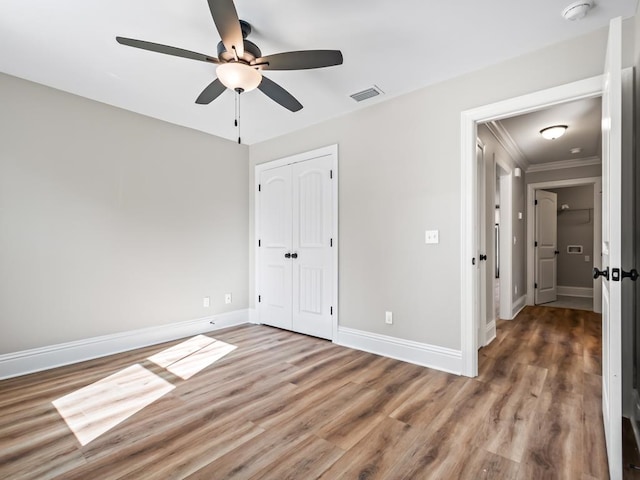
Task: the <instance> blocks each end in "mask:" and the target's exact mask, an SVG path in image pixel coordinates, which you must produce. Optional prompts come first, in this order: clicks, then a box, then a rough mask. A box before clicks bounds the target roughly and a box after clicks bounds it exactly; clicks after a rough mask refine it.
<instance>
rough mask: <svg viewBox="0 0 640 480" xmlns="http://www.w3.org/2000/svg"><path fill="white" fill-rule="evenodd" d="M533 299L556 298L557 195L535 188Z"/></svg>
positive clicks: (550, 299)
mask: <svg viewBox="0 0 640 480" xmlns="http://www.w3.org/2000/svg"><path fill="white" fill-rule="evenodd" d="M534 248H535V257H536V259H535V263H536V275H535V278H536V282H535V294H536V295H535V297H536V298H535V301H536V305H538V304H540V303H549V302H555V301H556V300H557V299H558V281H557V278H558V275H557V271H558V257H557V254H558V195H557V194H556V193H554V192H547V191H545V190H536V243H535V247H534Z"/></svg>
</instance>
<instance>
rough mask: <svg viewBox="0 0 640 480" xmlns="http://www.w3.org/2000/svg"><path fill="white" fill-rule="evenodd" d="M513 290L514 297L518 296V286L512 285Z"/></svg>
mask: <svg viewBox="0 0 640 480" xmlns="http://www.w3.org/2000/svg"><path fill="white" fill-rule="evenodd" d="M513 290H514V291H515V292H516V295H517V294H518V285H514V286H513Z"/></svg>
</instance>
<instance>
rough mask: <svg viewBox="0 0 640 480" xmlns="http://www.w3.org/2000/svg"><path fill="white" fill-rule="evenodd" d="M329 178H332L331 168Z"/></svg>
mask: <svg viewBox="0 0 640 480" xmlns="http://www.w3.org/2000/svg"><path fill="white" fill-rule="evenodd" d="M329 178H333V170H329Z"/></svg>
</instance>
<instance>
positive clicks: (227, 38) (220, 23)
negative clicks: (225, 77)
mask: <svg viewBox="0 0 640 480" xmlns="http://www.w3.org/2000/svg"><path fill="white" fill-rule="evenodd" d="M208 2H209V10H211V16H212V17H213V23H215V24H216V28H217V29H218V33H219V34H220V38H221V39H222V43H224V48H226V49H227V52H229V53H233V49H234V47H235V50H236V53H237V55H238V56H239V57H242V56H243V55H244V37H243V36H242V29H241V28H240V20H239V19H238V12H237V11H236V7H235V5H234V4H233V0H208Z"/></svg>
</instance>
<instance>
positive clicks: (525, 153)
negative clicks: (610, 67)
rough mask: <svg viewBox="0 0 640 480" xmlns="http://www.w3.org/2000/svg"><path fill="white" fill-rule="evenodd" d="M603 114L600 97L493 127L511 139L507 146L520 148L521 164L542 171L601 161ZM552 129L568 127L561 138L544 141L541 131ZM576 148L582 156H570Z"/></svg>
mask: <svg viewBox="0 0 640 480" xmlns="http://www.w3.org/2000/svg"><path fill="white" fill-rule="evenodd" d="M601 111H602V99H601V98H600V97H597V98H587V99H582V100H576V101H573V102H568V103H563V104H560V105H555V106H553V107H549V108H545V109H542V110H538V111H535V112H531V113H527V114H524V115H518V116H516V117H511V118H505V119H502V120H499V121H496V122H494V123H495V124H497V127H498V133H499V134H500V133H501V134H502V135H503V136H504V135H505V134H506V135H508V139H507V143H509V142H513V144H515V145H516V146H517V149H518V151H517V152H516V155H515V157H516V158H517V157H520V158H519V160H521V163H523V164H524V165H525V166H527V165H536V166H538V167H539V168H543V165H545V164H549V163H553V162H566V161H579V160H582V161H586V162H590V161H594V160H596V159H598V160H599V158H600V154H601V148H600V147H601V137H602V135H601V123H602V121H601V118H602V114H601ZM553 125H567V127H568V128H567V131H566V133H565V134H564V135H563V136H562V137H560V138H557V139H555V140H546V139H544V138H543V137H542V135H540V130H542V129H543V128H546V127H550V126H553ZM573 148H579V149H580V152H578V153H571V149H573ZM511 153H514V152H511ZM522 160H524V162H522ZM596 161H597V160H596Z"/></svg>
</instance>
